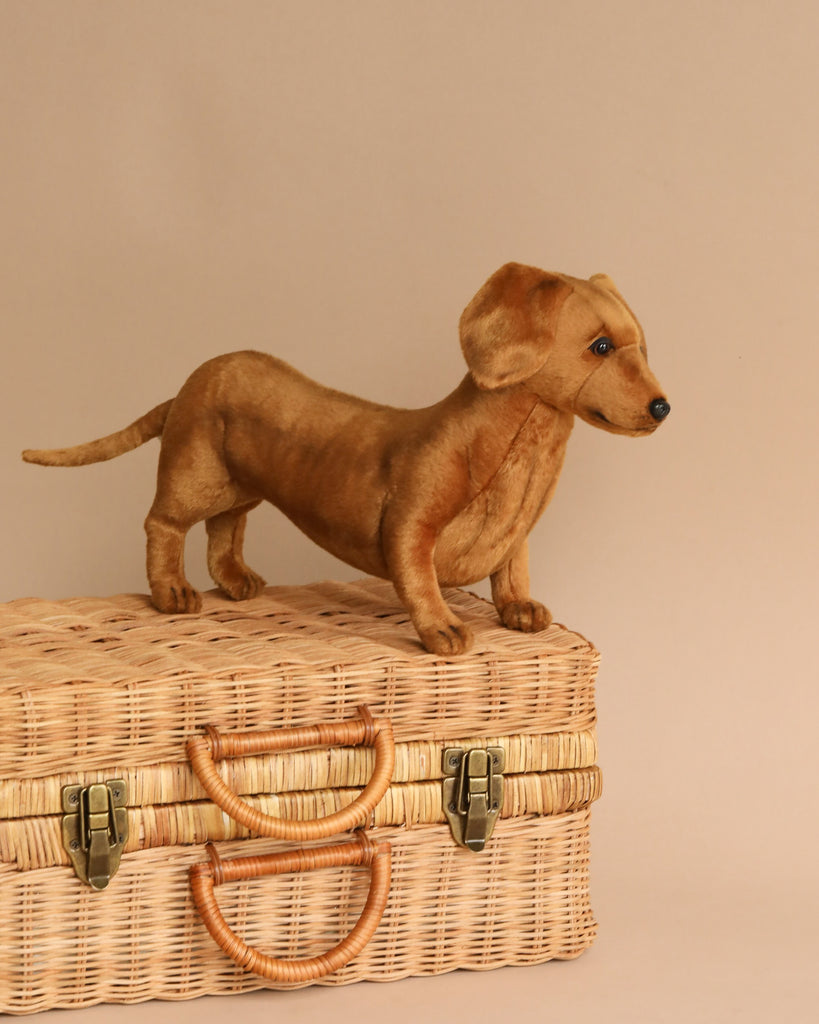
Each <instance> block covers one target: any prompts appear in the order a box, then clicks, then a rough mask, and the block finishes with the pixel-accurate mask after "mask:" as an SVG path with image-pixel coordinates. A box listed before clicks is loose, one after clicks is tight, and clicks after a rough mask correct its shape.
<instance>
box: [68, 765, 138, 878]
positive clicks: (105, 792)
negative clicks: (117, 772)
mask: <svg viewBox="0 0 819 1024" xmlns="http://www.w3.org/2000/svg"><path fill="white" fill-rule="evenodd" d="M127 798H128V787H127V785H126V784H125V781H124V780H123V779H112V780H111V781H110V782H97V783H94V784H93V785H91V786H63V789H62V802H63V812H64V813H63V846H64V847H65V848H66V850H67V851H68V855H69V857H70V858H71V863H72V864H73V865H74V870H75V871H76V872H77V875H78V876H79V878H80V879H81V880H82V881H83V882H88V884H89V885H90V886H92V887H93V888H94V889H104V888H105V887H106V886H107V885H108V883H109V882H110V881H111V879H112V878H113V877H114V875H115V874H116V872H117V868H118V867H119V861H120V857H121V856H122V848H123V847H124V846H125V841H126V840H127V838H128V812H127V811H126V809H125V803H126V800H127Z"/></svg>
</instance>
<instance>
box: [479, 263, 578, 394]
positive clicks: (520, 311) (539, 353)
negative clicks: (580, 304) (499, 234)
mask: <svg viewBox="0 0 819 1024" xmlns="http://www.w3.org/2000/svg"><path fill="white" fill-rule="evenodd" d="M571 290H572V288H571V285H570V284H569V283H568V282H567V280H566V279H565V278H563V277H560V276H558V275H557V274H548V273H546V271H544V270H538V269H537V268H536V267H526V266H523V265H521V264H520V263H507V264H506V265H505V266H503V267H501V268H500V270H497V271H495V273H494V274H493V275H492V276H491V277H490V278H489V280H488V281H487V282H486V284H484V286H483V287H482V288H481V289H480V291H479V292H478V293H477V295H476V296H475V297H474V298H473V299H472V301H471V302H470V303H469V305H468V306H467V307H466V309H465V310H464V311H463V313H462V315H461V322H460V335H461V348H462V350H463V354H464V357H465V359H466V363H467V366H468V367H469V371H470V373H471V374H472V377H473V379H474V381H475V383H476V384H477V385H478V386H479V387H481V388H486V389H492V388H503V387H508V386H509V385H511V384H519V383H520V382H521V381H524V380H526V379H527V378H528V377H531V376H532V374H533V373H536V372H537V371H538V370H539V369H540V367H541V366H543V364H544V362H545V361H546V357H547V355H548V354H549V347H550V345H551V342H552V341H553V340H554V330H555V324H556V322H557V316H558V314H559V312H560V308H561V306H562V305H563V302H564V300H565V299H566V297H567V295H568V294H569V293H570V292H571Z"/></svg>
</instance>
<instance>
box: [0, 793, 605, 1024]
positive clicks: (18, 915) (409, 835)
mask: <svg viewBox="0 0 819 1024" xmlns="http://www.w3.org/2000/svg"><path fill="white" fill-rule="evenodd" d="M589 819H590V811H589V809H588V808H584V809H582V810H579V811H574V812H570V813H565V814H556V815H548V816H541V815H528V816H524V817H514V818H507V819H503V820H500V821H499V822H498V823H497V826H496V828H495V832H494V835H493V838H492V841H491V843H489V844H487V847H486V850H485V851H484V852H482V853H481V854H473V853H471V852H470V851H468V850H465V849H463V848H461V847H458V846H456V845H454V843H453V841H452V836H451V833H450V830H449V827H448V826H446V825H439V824H429V825H417V826H415V827H412V828H407V827H405V826H401V827H396V828H376V829H373V830H371V831H370V833H369V835H370V836H371V837H372V838H373V839H375V840H378V841H382V840H386V841H388V842H389V843H390V844H391V846H392V885H391V889H390V897H389V901H388V904H387V908H386V911H385V912H384V916H383V918H382V920H381V923H380V925H379V926H378V929H377V931H376V932H375V935H374V937H373V938H372V940H371V941H370V943H369V944H368V945H367V946H366V948H365V949H364V950H363V952H361V953H360V954H359V955H358V957H356V958H355V960H353V961H352V962H351V963H350V964H348V965H347V966H346V967H344V968H342V969H341V970H340V971H338V972H337V973H335V974H333V975H330V976H328V977H326V978H322V979H321V980H320V981H318V982H316V984H324V985H341V984H348V983H351V982H354V981H363V980H371V981H391V980H396V979H399V978H404V977H408V976H411V975H431V974H440V973H444V972H447V971H452V970H455V969H457V968H468V969H472V970H487V969H490V968H495V967H502V966H505V965H512V964H516V965H523V964H535V963H541V962H543V961H545V960H550V959H572V958H574V957H576V956H578V955H579V954H580V953H582V952H583V950H584V949H586V948H587V947H588V946H589V945H590V943H591V942H592V940H593V938H594V936H595V932H596V925H595V921H594V918H593V915H592V912H591V908H590V905H589ZM351 841H353V840H351ZM250 845H251V846H252V852H253V854H254V855H259V854H264V853H272V852H276V851H278V850H282V849H287V848H289V847H292V844H287V843H282V842H280V841H277V840H266V839H256V840H253V842H252V844H250ZM308 845H309V844H308ZM315 845H320V844H315ZM216 846H217V849H218V852H219V854H220V856H221V857H223V858H230V857H237V856H243V855H244V854H246V853H247V852H248V843H247V841H246V840H244V841H242V840H238V841H230V842H222V843H218V844H216ZM204 859H207V858H206V853H205V850H204V847H203V846H202V845H193V846H171V847H165V848H160V849H148V850H142V851H139V852H135V853H133V854H131V855H130V856H128V857H126V858H123V862H122V866H121V868H120V871H119V873H118V874H117V877H116V879H115V881H114V882H112V884H111V886H110V887H109V888H108V889H107V890H105V891H103V892H95V891H93V890H91V889H89V888H88V887H87V886H85V885H83V884H82V883H81V882H80V881H79V880H78V879H77V878H76V877H75V876H74V875H73V873H72V872H71V871H69V870H66V869H65V868H64V867H53V868H43V869H40V870H35V871H27V872H19V871H14V870H3V869H2V867H0V900H2V906H3V907H4V912H3V918H4V921H3V930H4V932H5V935H4V938H3V941H2V943H0V1010H2V1011H5V1012H8V1013H30V1012H34V1011H37V1010H44V1009H48V1008H55V1007H66V1008H67V1007H80V1006H90V1005H93V1004H95V1003H100V1002H109V1003H133V1002H140V1001H142V1000H147V999H191V998H194V997H197V996H202V995H209V994H227V993H232V992H245V991H250V990H252V989H260V988H292V987H299V986H296V985H289V984H280V983H270V982H267V981H265V980H263V979H261V978H258V977H256V976H255V975H252V974H250V975H249V974H246V973H245V972H244V971H242V970H241V969H240V968H239V967H237V966H235V965H234V964H233V963H232V962H231V961H230V960H228V959H227V958H226V957H225V955H224V953H223V952H222V950H221V949H220V948H219V947H218V946H217V945H216V944H215V942H214V941H213V940H212V939H211V937H210V935H209V934H208V932H207V930H206V928H205V925H204V923H203V922H202V920H201V919H200V918H199V916H198V913H197V911H196V908H195V906H194V904H193V899H192V896H191V890H190V885H189V881H188V871H189V869H190V867H191V866H192V865H193V864H196V863H198V862H200V861H202V860H204ZM368 885H369V873H368V872H367V870H366V869H362V868H350V867H344V868H334V869H329V870H326V871H322V872H315V873H308V874H303V875H297V876H294V875H282V876H274V877H270V878H261V879H255V880H252V881H246V882H239V883H235V884H233V885H225V886H221V887H219V889H218V890H217V898H218V902H219V905H220V907H221V910H222V913H223V914H224V917H225V919H226V921H227V922H228V923H229V925H230V927H231V928H232V929H233V930H234V931H235V932H236V934H237V935H239V936H241V937H242V938H243V939H244V940H245V941H246V942H247V943H248V944H249V945H251V946H254V947H255V948H258V949H260V950H263V951H264V952H266V953H268V954H270V955H272V956H276V957H281V958H287V959H301V958H305V957H312V956H317V955H320V954H322V953H324V952H325V951H326V950H327V949H329V948H330V947H331V946H333V945H335V944H336V943H337V942H338V940H339V939H340V938H341V937H342V936H344V935H346V934H347V933H348V932H349V931H350V929H351V928H352V926H353V925H354V923H355V921H356V919H357V917H358V915H359V913H360V911H361V908H362V906H363V905H364V901H365V899H366V896H367V890H368Z"/></svg>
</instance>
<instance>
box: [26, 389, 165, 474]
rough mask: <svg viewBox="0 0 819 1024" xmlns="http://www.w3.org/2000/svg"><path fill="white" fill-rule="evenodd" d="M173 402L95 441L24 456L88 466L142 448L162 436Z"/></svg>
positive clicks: (31, 459) (40, 461) (28, 459)
mask: <svg viewBox="0 0 819 1024" xmlns="http://www.w3.org/2000/svg"><path fill="white" fill-rule="evenodd" d="M172 404H173V399H172V398H170V399H168V401H167V402H163V403H162V405H158V406H157V407H156V408H155V409H151V411H150V412H146V413H145V415H144V416H140V417H139V419H138V420H136V421H135V422H134V423H132V424H131V425H130V427H125V428H124V429H123V430H117V431H116V433H114V434H109V435H108V436H107V437H101V438H99V439H98V440H96V441H88V442H86V443H85V444H78V445H75V446H74V447H73V448H50V449H43V450H38V449H31V448H28V449H26V451H24V452H23V459H24V461H26V462H36V463H37V465H39V466H87V465H89V464H90V463H92V462H105V460H106V459H115V458H116V457H117V456H118V455H124V454H125V452H130V451H132V450H133V449H134V448H139V446H140V445H141V444H145V442H146V441H150V440H151V438H152V437H159V435H160V434H161V433H162V429H163V427H164V426H165V420H166V419H167V418H168V410H169V409H170V408H171V405H172Z"/></svg>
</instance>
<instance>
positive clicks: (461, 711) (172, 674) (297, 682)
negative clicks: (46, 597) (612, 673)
mask: <svg viewBox="0 0 819 1024" xmlns="http://www.w3.org/2000/svg"><path fill="white" fill-rule="evenodd" d="M446 599H447V601H448V602H449V604H450V605H451V606H452V607H453V608H454V609H455V610H456V612H457V614H458V615H459V616H461V618H463V619H464V620H465V621H466V622H467V623H468V624H469V625H470V626H471V628H472V629H473V631H474V633H475V646H474V647H473V649H472V650H471V651H470V652H469V654H468V655H465V656H461V657H458V658H452V659H449V660H445V659H442V658H440V657H438V656H436V655H431V654H428V653H426V652H425V651H424V650H423V648H422V647H421V646H420V643H419V641H418V638H417V635H416V633H415V630H414V629H413V627H412V624H411V623H410V622H409V619H408V616H407V614H406V612H405V611H404V609H403V608H402V607H401V605H400V603H399V602H398V600H397V598H396V595H395V592H394V590H393V589H392V587H391V585H390V584H388V583H385V582H382V581H377V580H363V581H359V582H357V583H336V582H327V583H319V584H315V585H312V586H306V587H271V588H268V589H267V590H266V591H265V592H264V594H263V595H261V596H260V597H258V598H255V599H253V600H251V601H246V602H241V603H234V602H232V601H229V600H227V599H226V598H224V597H222V596H220V595H218V594H217V593H209V594H206V595H205V596H204V605H203V610H202V613H201V614H200V615H195V616H187V615H186V616H181V615H180V616H167V615H162V614H160V613H158V612H157V611H155V610H154V609H153V607H152V606H151V605H150V602H149V600H148V598H147V597H145V596H143V595H122V596H118V597H113V598H105V599H103V598H74V599H69V600H63V601H42V600H37V599H22V600H18V601H13V602H10V603H9V604H5V605H0V700H2V707H3V713H2V716H0V777H6V778H26V777H28V778H33V777H40V776H44V775H48V774H52V773H57V772H61V771H70V770H73V769H75V768H77V767H78V766H82V767H83V768H84V769H92V768H96V767H103V766H110V765H112V764H122V765H145V764H156V763H160V762H161V763H164V762H168V763H173V762H183V761H184V760H185V749H184V748H185V742H186V740H187V739H188V738H189V737H190V736H191V735H192V734H194V733H196V732H197V731H198V730H201V729H202V728H203V727H204V726H206V725H215V726H217V727H218V728H220V729H224V730H248V729H270V728H277V727H286V726H302V725H311V724H314V723H316V722H322V721H337V720H340V719H344V718H349V717H351V716H354V715H355V713H356V708H357V707H358V706H359V705H361V704H368V705H369V706H370V707H371V709H372V711H373V713H374V714H376V715H383V716H388V717H389V718H390V719H391V720H392V722H393V727H394V731H395V738H396V740H397V741H409V740H414V739H445V738H446V737H447V736H464V735H505V734H510V733H516V734H527V733H528V734H534V733H546V732H569V731H576V730H581V729H588V728H589V727H591V726H592V725H593V724H594V718H595V709H594V678H595V674H596V670H597V664H598V660H599V655H598V653H597V651H596V650H595V648H594V647H593V646H592V645H591V644H590V643H589V642H588V641H587V640H585V639H584V638H583V637H582V636H580V635H578V634H577V633H573V632H571V631H569V630H567V629H565V628H564V627H562V626H558V625H553V626H551V627H550V628H549V629H548V630H547V631H545V632H544V633H540V634H523V633H518V632H514V631H511V630H507V629H505V628H503V627H502V626H501V625H500V623H499V622H498V618H497V614H496V612H495V610H494V608H493V607H492V606H491V605H490V604H488V603H487V602H485V601H482V600H480V599H479V598H476V597H474V596H472V595H470V594H467V593H464V592H461V591H449V592H447V594H446Z"/></svg>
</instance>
